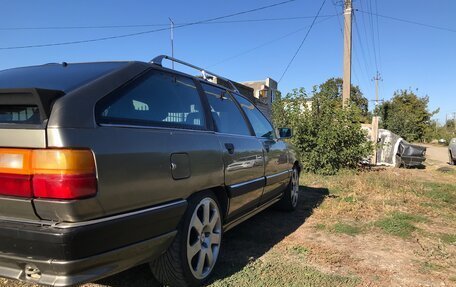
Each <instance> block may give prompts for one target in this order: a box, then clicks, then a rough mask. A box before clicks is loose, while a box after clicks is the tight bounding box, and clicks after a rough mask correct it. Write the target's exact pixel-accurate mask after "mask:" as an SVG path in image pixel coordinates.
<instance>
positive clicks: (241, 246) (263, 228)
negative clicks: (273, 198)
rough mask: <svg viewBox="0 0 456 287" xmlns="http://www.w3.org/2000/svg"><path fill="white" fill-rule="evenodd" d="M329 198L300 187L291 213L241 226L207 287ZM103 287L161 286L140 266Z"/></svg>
mask: <svg viewBox="0 0 456 287" xmlns="http://www.w3.org/2000/svg"><path fill="white" fill-rule="evenodd" d="M328 195H329V190H328V189H327V188H313V187H304V186H300V194H299V201H298V206H297V208H296V210H295V211H294V212H283V211H279V210H276V209H274V208H269V209H267V210H265V211H263V212H261V213H259V214H257V215H255V216H254V217H252V218H250V219H248V220H247V221H245V222H243V223H241V224H240V225H239V226H237V227H235V228H234V229H233V230H231V231H230V232H227V233H226V234H225V236H224V239H223V245H222V253H221V255H220V258H219V262H218V264H217V266H216V268H215V269H214V273H213V275H212V276H211V279H210V281H209V282H208V284H210V283H212V282H214V281H216V280H219V279H223V278H225V277H228V276H230V275H232V274H234V273H236V272H238V271H240V270H242V269H243V268H244V267H245V266H246V265H247V264H249V263H251V262H252V261H255V260H256V259H257V258H259V257H261V256H262V255H263V254H265V253H266V252H268V251H269V250H270V249H271V248H272V247H274V245H276V244H277V243H279V242H280V241H281V240H283V239H284V238H285V237H287V236H288V235H290V234H291V233H293V232H294V231H295V230H296V229H297V228H299V227H300V226H301V225H302V224H303V223H304V222H305V221H306V220H307V219H308V218H309V217H310V216H311V215H312V213H313V211H314V209H315V208H317V207H318V206H319V205H320V204H321V203H322V202H323V201H324V199H325V198H326V197H327V196H328ZM95 283H97V284H101V285H104V286H111V287H124V286H140V287H141V286H144V287H145V286H148V287H151V286H160V285H159V284H158V283H156V281H155V279H154V278H153V276H152V274H151V272H150V270H149V268H148V266H147V265H141V266H138V267H135V268H132V269H130V270H127V271H124V272H122V273H119V274H116V275H113V276H111V277H108V278H105V279H102V280H99V281H97V282H95Z"/></svg>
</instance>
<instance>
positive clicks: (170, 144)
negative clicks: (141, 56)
mask: <svg viewBox="0 0 456 287" xmlns="http://www.w3.org/2000/svg"><path fill="white" fill-rule="evenodd" d="M164 59H170V60H173V61H175V62H179V63H181V64H183V65H187V66H190V67H191V68H195V69H198V70H200V71H201V72H202V76H201V77H193V76H190V75H187V74H184V73H181V72H177V71H175V70H171V69H167V68H164V67H163V66H162V61H163V60H164ZM211 76H212V77H217V78H221V79H224V78H223V77H220V76H217V75H215V74H213V73H210V72H208V71H205V70H204V69H201V68H198V67H196V66H193V65H190V64H187V63H185V62H182V61H179V60H177V59H173V58H170V57H167V56H159V57H157V58H155V59H154V60H153V61H151V62H150V63H144V62H103V63H101V62H100V63H78V64H67V63H62V64H46V65H42V66H33V67H24V68H16V69H9V70H4V71H0V276H2V277H6V278H13V279H19V280H24V281H28V282H31V283H37V284H44V285H54V286H68V285H73V284H78V283H82V282H88V281H93V280H96V279H99V278H102V277H106V276H109V275H112V274H114V273H117V272H120V271H123V270H125V269H128V268H130V267H133V266H135V265H138V264H142V263H150V267H151V270H152V272H153V274H154V276H155V277H156V279H157V280H158V281H160V282H162V283H163V284H166V285H170V286H197V285H200V284H202V283H203V282H204V281H205V280H206V279H207V278H208V277H209V276H210V274H211V273H212V271H213V269H214V266H215V264H216V262H217V259H218V257H219V254H220V250H221V247H222V245H223V241H222V237H223V232H225V231H227V230H229V229H231V228H232V227H234V226H235V225H237V224H239V223H241V222H242V221H244V220H246V219H248V218H249V217H251V216H253V215H254V214H256V213H258V212H260V211H261V210H264V209H265V208H267V207H269V206H271V205H273V204H275V205H276V206H278V207H280V208H282V209H284V210H294V209H295V207H296V205H297V200H298V187H299V172H300V165H299V163H298V161H297V159H296V154H295V152H294V150H293V149H292V148H290V146H289V145H288V144H287V143H285V142H284V141H283V140H282V139H283V138H287V137H290V136H291V130H290V129H287V128H281V129H277V130H275V129H274V128H273V126H272V125H271V123H270V122H269V121H268V120H267V119H266V118H265V116H263V114H262V113H261V112H260V111H259V110H258V109H257V108H256V107H255V105H254V104H253V103H252V102H250V101H249V100H248V99H246V98H245V97H243V96H242V95H241V94H240V93H239V92H238V90H237V89H236V86H235V85H234V84H233V83H232V82H231V81H229V80H228V79H224V80H225V81H226V82H227V83H228V84H229V85H227V86H228V87H224V86H221V85H216V84H214V83H212V82H211V81H210V77H211ZM271 232H273V231H271ZM227 252H236V250H232V251H230V250H227Z"/></svg>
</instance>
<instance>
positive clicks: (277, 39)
mask: <svg viewBox="0 0 456 287" xmlns="http://www.w3.org/2000/svg"><path fill="white" fill-rule="evenodd" d="M336 16H338V15H334V16H327V18H325V19H323V20H320V21H317V22H316V23H315V24H320V23H322V22H325V21H327V20H329V19H332V18H334V17H336ZM309 26H310V25H307V26H304V27H301V28H299V29H297V30H294V31H292V32H290V33H287V34H285V35H282V36H280V37H278V38H274V39H272V40H269V41H267V42H264V43H262V44H260V45H258V46H255V47H253V48H250V49H247V50H245V51H243V52H241V53H238V54H236V55H233V56H230V57H227V58H225V59H223V60H220V61H218V62H217V63H215V64H212V65H209V66H208V68H211V67H215V66H218V65H220V64H222V63H225V62H228V61H230V60H233V59H235V58H238V57H241V56H243V55H246V54H249V53H251V52H253V51H256V50H258V49H260V48H263V47H265V46H267V45H270V44H272V43H275V42H277V41H280V40H282V39H285V38H287V37H289V36H291V35H294V34H296V33H299V32H301V31H303V30H305V29H307V28H309Z"/></svg>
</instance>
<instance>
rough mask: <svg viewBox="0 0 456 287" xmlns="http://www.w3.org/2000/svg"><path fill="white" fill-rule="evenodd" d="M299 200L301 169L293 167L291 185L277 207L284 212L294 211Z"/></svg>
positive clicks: (289, 184)
mask: <svg viewBox="0 0 456 287" xmlns="http://www.w3.org/2000/svg"><path fill="white" fill-rule="evenodd" d="M298 199H299V169H298V167H297V166H294V167H293V170H292V172H291V178H290V183H288V186H287V189H286V190H285V192H284V194H283V197H282V199H280V201H279V202H278V203H277V207H278V208H279V209H281V210H284V211H294V210H295V209H296V207H297V206H298Z"/></svg>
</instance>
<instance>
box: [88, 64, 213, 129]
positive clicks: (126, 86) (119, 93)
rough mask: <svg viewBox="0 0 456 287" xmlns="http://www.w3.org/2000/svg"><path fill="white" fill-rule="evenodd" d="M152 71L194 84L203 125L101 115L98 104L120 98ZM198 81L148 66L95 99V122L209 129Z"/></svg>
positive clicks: (106, 124) (110, 124) (117, 124)
mask: <svg viewBox="0 0 456 287" xmlns="http://www.w3.org/2000/svg"><path fill="white" fill-rule="evenodd" d="M153 72H159V73H163V74H165V75H169V76H171V77H173V76H174V77H181V78H186V79H188V80H190V81H191V82H193V83H194V84H195V88H196V93H197V94H198V98H199V100H200V104H201V109H202V114H203V117H204V125H203V126H197V125H187V124H181V123H172V122H158V121H150V120H140V119H128V118H115V117H113V118H107V117H102V116H101V111H100V106H101V105H105V104H107V103H112V102H113V101H115V100H117V99H119V98H121V97H122V96H123V94H122V93H123V92H124V91H125V90H129V89H132V88H134V87H136V86H138V85H139V84H141V83H143V81H144V80H145V79H147V77H149V76H151V74H152V73H153ZM197 82H198V81H196V80H195V78H194V77H191V76H188V75H183V74H181V73H174V72H171V71H168V70H165V69H162V68H157V67H150V68H148V69H146V70H145V71H144V72H142V73H141V74H139V75H138V76H136V77H134V78H132V79H131V80H129V81H127V82H126V83H125V84H123V85H122V86H120V87H118V88H117V89H115V90H113V91H112V92H110V93H109V94H107V95H105V96H104V97H102V98H101V99H100V100H98V101H97V103H96V104H95V108H94V113H95V122H96V124H97V125H98V126H124V127H125V126H128V127H134V126H137V127H139V128H141V127H142V128H144V127H158V128H170V129H184V130H197V131H211V129H210V125H209V124H208V119H207V113H206V106H205V103H204V99H203V98H202V95H201V92H200V90H199V87H198V83H197Z"/></svg>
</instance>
